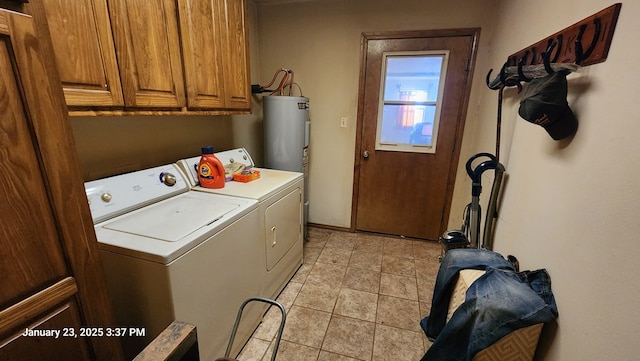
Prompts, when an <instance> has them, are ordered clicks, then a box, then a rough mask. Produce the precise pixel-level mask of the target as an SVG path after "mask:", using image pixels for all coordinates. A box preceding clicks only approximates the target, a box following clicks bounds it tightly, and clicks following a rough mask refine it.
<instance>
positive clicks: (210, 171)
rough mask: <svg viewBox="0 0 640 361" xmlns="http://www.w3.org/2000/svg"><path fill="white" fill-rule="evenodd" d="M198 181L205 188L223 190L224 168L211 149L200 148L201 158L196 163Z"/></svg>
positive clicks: (209, 147) (207, 147)
mask: <svg viewBox="0 0 640 361" xmlns="http://www.w3.org/2000/svg"><path fill="white" fill-rule="evenodd" d="M198 180H199V181H200V185H201V186H203V187H205V188H224V166H223V165H222V162H220V159H218V157H216V156H215V154H213V147H211V146H206V147H202V157H201V158H200V162H199V163H198Z"/></svg>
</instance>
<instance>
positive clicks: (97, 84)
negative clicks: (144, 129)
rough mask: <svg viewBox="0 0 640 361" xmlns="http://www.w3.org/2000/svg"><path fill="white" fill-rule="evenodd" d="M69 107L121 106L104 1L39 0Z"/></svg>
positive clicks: (114, 58) (120, 94)
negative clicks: (47, 25)
mask: <svg viewBox="0 0 640 361" xmlns="http://www.w3.org/2000/svg"><path fill="white" fill-rule="evenodd" d="M42 2H43V3H44V5H45V8H46V17H47V22H48V23H49V30H50V33H51V35H52V36H51V38H52V42H53V48H54V56H55V59H56V63H57V65H58V71H59V73H60V78H61V80H62V87H63V90H64V95H65V99H66V102H67V105H69V106H122V105H123V98H122V87H121V85H120V77H119V74H118V63H117V61H116V52H115V48H114V46H113V39H112V36H111V25H110V24H109V13H108V10H107V3H106V0H74V1H65V0H42Z"/></svg>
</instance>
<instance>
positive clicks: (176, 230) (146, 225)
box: [103, 194, 240, 242]
mask: <svg viewBox="0 0 640 361" xmlns="http://www.w3.org/2000/svg"><path fill="white" fill-rule="evenodd" d="M239 206H240V205H238V204H234V203H230V202H223V201H219V200H216V201H215V202H212V201H211V200H206V199H201V198H196V197H192V196H189V195H188V194H187V195H185V196H184V197H176V198H171V199H168V200H166V201H165V202H161V203H156V204H153V205H151V206H148V207H146V208H144V209H143V210H141V211H139V212H133V213H131V214H130V215H127V216H124V217H122V218H119V219H117V220H115V221H113V222H109V223H107V224H105V225H103V227H104V228H106V229H110V230H113V231H118V232H124V233H130V234H134V235H138V236H142V237H147V238H155V239H159V240H162V241H166V242H176V241H179V240H181V239H183V238H184V237H186V236H187V235H189V234H190V233H193V232H194V231H196V230H198V229H200V228H202V227H204V226H207V225H211V224H212V223H214V222H215V221H217V220H219V219H221V218H222V217H223V216H224V215H225V214H227V213H229V212H231V211H233V210H235V209H236V208H238V207H239Z"/></svg>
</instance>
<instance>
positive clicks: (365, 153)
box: [362, 150, 369, 159]
mask: <svg viewBox="0 0 640 361" xmlns="http://www.w3.org/2000/svg"><path fill="white" fill-rule="evenodd" d="M362 156H363V157H364V158H365V159H367V158H369V151H368V150H365V151H364V152H362Z"/></svg>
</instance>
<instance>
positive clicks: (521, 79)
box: [518, 50, 531, 82]
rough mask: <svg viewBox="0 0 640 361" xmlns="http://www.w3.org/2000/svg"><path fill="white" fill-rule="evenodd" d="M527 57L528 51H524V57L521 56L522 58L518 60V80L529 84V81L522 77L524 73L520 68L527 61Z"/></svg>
mask: <svg viewBox="0 0 640 361" xmlns="http://www.w3.org/2000/svg"><path fill="white" fill-rule="evenodd" d="M528 56H529V51H528V50H527V51H525V52H524V55H522V58H520V60H519V61H518V80H520V81H524V82H530V81H531V79H530V78H527V77H526V76H525V75H524V71H523V70H522V67H523V66H524V63H525V62H526V61H527V57H528Z"/></svg>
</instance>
